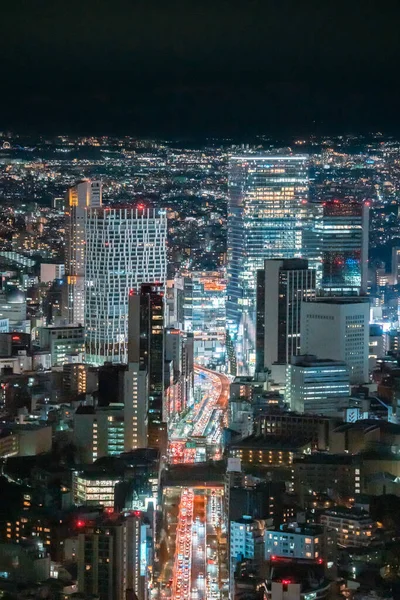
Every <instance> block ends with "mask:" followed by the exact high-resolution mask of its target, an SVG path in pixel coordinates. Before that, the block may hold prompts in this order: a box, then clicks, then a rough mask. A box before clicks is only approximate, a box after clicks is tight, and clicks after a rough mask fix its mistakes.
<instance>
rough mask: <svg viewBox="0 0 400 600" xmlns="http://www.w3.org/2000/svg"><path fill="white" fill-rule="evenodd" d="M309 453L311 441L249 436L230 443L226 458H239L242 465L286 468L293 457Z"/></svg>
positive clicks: (290, 463)
mask: <svg viewBox="0 0 400 600" xmlns="http://www.w3.org/2000/svg"><path fill="white" fill-rule="evenodd" d="M310 452H311V441H310V440H305V439H304V438H303V439H295V438H288V437H283V436H282V437H279V436H276V437H275V436H254V435H252V436H249V437H247V438H244V439H243V440H239V441H237V442H232V443H231V444H230V445H229V448H228V456H229V457H231V458H240V460H241V463H242V465H247V466H252V465H253V466H257V465H258V466H265V467H288V466H290V465H292V463H293V460H294V457H295V456H300V455H302V454H305V453H310Z"/></svg>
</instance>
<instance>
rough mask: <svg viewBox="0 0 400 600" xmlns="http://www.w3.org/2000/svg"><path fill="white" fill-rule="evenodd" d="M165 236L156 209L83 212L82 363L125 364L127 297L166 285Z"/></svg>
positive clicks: (164, 224) (163, 223)
mask: <svg viewBox="0 0 400 600" xmlns="http://www.w3.org/2000/svg"><path fill="white" fill-rule="evenodd" d="M166 235H167V221H166V216H165V214H163V213H160V212H159V211H157V210H155V209H142V208H89V209H88V210H87V218H86V262H85V280H86V287H85V325H86V362H88V363H92V364H96V365H101V364H103V363H104V362H114V363H126V362H127V344H128V297H129V293H130V291H133V292H137V293H138V292H139V290H140V287H141V285H142V283H147V282H157V283H158V285H160V286H162V287H163V286H164V285H165V283H166V270H167V258H166Z"/></svg>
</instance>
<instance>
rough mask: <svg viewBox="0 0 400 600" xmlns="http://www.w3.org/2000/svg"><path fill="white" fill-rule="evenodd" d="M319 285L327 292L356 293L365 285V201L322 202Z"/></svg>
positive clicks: (366, 216)
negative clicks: (320, 273)
mask: <svg viewBox="0 0 400 600" xmlns="http://www.w3.org/2000/svg"><path fill="white" fill-rule="evenodd" d="M317 228H320V229H321V248H322V281H321V285H322V288H323V289H325V290H327V291H328V293H329V294H330V295H342V294H360V293H365V292H366V291H367V285H368V231H369V205H368V203H363V202H357V201H348V202H345V201H343V200H330V201H329V202H325V203H324V205H323V217H322V220H321V221H320V222H318V223H317Z"/></svg>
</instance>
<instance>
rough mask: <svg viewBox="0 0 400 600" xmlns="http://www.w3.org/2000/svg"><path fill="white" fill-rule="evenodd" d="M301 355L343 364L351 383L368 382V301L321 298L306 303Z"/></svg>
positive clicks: (365, 299) (303, 311)
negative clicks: (313, 355) (309, 355)
mask: <svg viewBox="0 0 400 600" xmlns="http://www.w3.org/2000/svg"><path fill="white" fill-rule="evenodd" d="M300 340H301V342H300V344H301V354H315V355H316V356H318V357H321V358H322V357H323V358H329V359H332V360H340V361H344V362H345V363H346V364H347V366H348V368H349V375H350V383H351V384H360V383H366V382H368V380H369V376H368V351H369V299H368V298H366V297H348V298H344V297H343V298H339V297H338V298H322V299H319V300H317V301H313V302H303V303H302V306H301V325H300Z"/></svg>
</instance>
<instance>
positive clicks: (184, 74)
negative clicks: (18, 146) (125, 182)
mask: <svg viewBox="0 0 400 600" xmlns="http://www.w3.org/2000/svg"><path fill="white" fill-rule="evenodd" d="M1 7H2V12H1V15H2V18H1V37H0V67H1V69H0V77H1V95H0V127H1V128H2V129H10V130H18V131H21V132H22V131H35V132H46V133H47V132H73V133H92V132H93V133H96V134H99V133H111V134H112V133H116V134H124V133H127V134H138V135H160V136H161V135H169V136H176V137H178V136H189V137H190V136H194V137H195V136H200V135H227V136H231V135H232V136H238V137H241V138H243V139H246V137H250V136H252V135H254V134H267V135H268V134H270V133H271V134H272V135H280V134H282V135H286V134H296V135H297V134H301V133H314V132H315V133H319V132H322V133H331V132H332V133H333V132H342V131H343V132H358V131H368V130H376V129H382V130H383V131H386V132H388V133H391V132H394V133H396V132H399V131H400V102H399V92H400V85H399V78H400V34H399V31H400V2H399V1H398V0H393V1H392V0H381V1H379V2H377V1H371V0H347V1H346V2H345V1H342V0H336V1H335V2H332V1H330V0H319V1H314V0H297V1H289V0H276V1H272V0H241V1H236V0H213V1H205V0H186V1H185V2H184V1H179V2H178V1H174V0H164V1H162V2H161V1H160V2H158V1H156V0H147V1H135V0H130V1H122V0H108V1H103V0H96V1H93V0H80V1H76V0H69V1H63V2H61V1H58V0H54V1H52V2H50V1H40V0H38V1H35V0H26V1H24V2H23V1H21V0H2V2H1Z"/></svg>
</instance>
